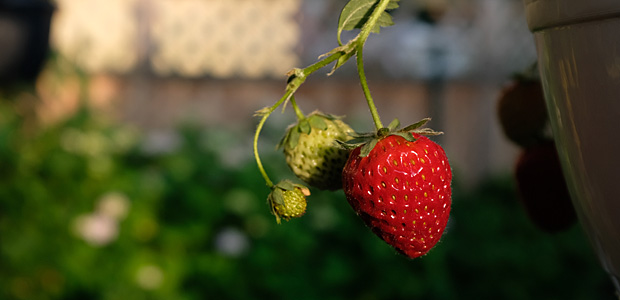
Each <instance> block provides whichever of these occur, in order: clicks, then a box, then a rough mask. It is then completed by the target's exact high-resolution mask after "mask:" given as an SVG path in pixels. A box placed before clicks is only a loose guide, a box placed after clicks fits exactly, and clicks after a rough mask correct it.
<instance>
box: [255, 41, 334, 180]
mask: <svg viewBox="0 0 620 300" xmlns="http://www.w3.org/2000/svg"><path fill="white" fill-rule="evenodd" d="M343 55H344V52H335V53H332V54H330V55H328V56H327V57H325V58H323V59H322V60H320V61H318V62H316V63H314V64H312V65H310V66H308V67H306V68H303V69H294V70H292V71H291V72H290V73H289V74H288V75H289V81H288V84H287V86H286V92H285V93H284V96H282V98H280V100H278V102H276V103H275V104H274V105H273V106H271V107H268V108H265V109H262V110H260V111H259V112H258V115H259V116H261V120H260V121H259V122H258V125H257V126H256V132H255V133H254V158H255V159H256V165H257V166H258V170H259V171H260V173H261V175H262V176H263V178H264V179H265V183H266V184H267V186H268V187H269V188H272V187H273V186H274V184H273V182H272V181H271V179H269V176H268V175H267V172H266V171H265V167H264V166H263V163H262V162H261V159H260V155H259V154H258V138H259V136H260V132H261V131H262V129H263V126H264V125H265V122H266V121H267V118H269V116H270V115H271V114H272V113H273V111H274V110H276V109H277V108H278V107H279V106H280V105H282V103H285V102H286V101H289V100H290V101H291V103H292V104H293V107H296V109H295V113H296V114H297V117H299V115H300V114H301V116H302V117H303V113H302V112H301V110H299V107H297V104H296V103H295V99H294V98H293V97H294V96H293V95H294V94H295V92H296V91H297V90H298V89H299V87H300V86H301V84H303V83H304V81H306V78H307V77H308V75H310V74H312V73H314V72H316V71H318V70H319V69H321V68H323V67H325V66H327V65H329V64H330V63H332V62H334V61H335V60H337V59H338V58H340V57H341V56H343Z"/></svg>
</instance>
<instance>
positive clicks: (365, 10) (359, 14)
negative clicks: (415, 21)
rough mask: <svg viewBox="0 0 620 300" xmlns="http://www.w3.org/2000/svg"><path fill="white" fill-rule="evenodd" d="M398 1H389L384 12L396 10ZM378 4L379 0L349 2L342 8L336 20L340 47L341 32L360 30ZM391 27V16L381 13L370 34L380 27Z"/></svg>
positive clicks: (354, 0) (392, 23)
mask: <svg viewBox="0 0 620 300" xmlns="http://www.w3.org/2000/svg"><path fill="white" fill-rule="evenodd" d="M398 1H399V0H391V1H390V3H389V4H388V6H387V9H386V10H391V9H396V8H398ZM378 3H379V0H351V1H349V2H348V3H347V4H346V5H345V6H344V8H343V9H342V12H341V13H340V18H339V19H338V33H337V37H338V43H339V44H340V45H342V41H341V39H340V36H341V34H342V31H343V30H353V29H359V28H362V26H364V24H366V22H367V21H368V18H370V15H371V14H372V13H373V11H374V10H375V7H376V6H377V4H378ZM391 25H394V22H393V21H392V16H390V14H389V13H387V12H382V13H381V16H380V17H379V20H377V23H376V24H375V25H374V27H373V28H372V29H371V32H374V33H378V32H379V30H380V28H381V27H386V26H391Z"/></svg>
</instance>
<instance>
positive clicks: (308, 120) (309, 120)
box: [276, 111, 341, 149]
mask: <svg viewBox="0 0 620 300" xmlns="http://www.w3.org/2000/svg"><path fill="white" fill-rule="evenodd" d="M325 119H327V120H332V121H333V120H338V119H341V117H339V116H335V115H330V114H324V113H321V112H319V111H314V112H312V113H310V114H308V115H307V116H306V117H305V118H303V119H301V120H298V121H297V123H296V124H293V125H291V126H289V128H288V129H287V130H286V133H285V134H284V136H283V137H282V139H280V142H279V143H278V145H277V146H276V149H280V148H282V147H284V146H285V145H286V146H288V147H290V148H291V149H294V148H295V147H296V146H297V143H298V142H299V137H300V135H301V134H302V133H305V134H310V133H311V132H312V129H313V128H316V129H318V130H326V129H327V123H326V122H325Z"/></svg>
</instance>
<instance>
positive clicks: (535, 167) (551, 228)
mask: <svg viewBox="0 0 620 300" xmlns="http://www.w3.org/2000/svg"><path fill="white" fill-rule="evenodd" d="M515 177H516V181H517V189H518V192H519V196H520V199H521V203H522V204H523V207H524V208H525V210H526V212H527V215H528V217H529V218H530V220H532V222H533V223H534V225H536V226H537V227H538V228H539V229H541V230H543V231H545V232H549V233H554V232H560V231H563V230H566V229H568V228H570V227H571V225H573V224H574V223H576V221H577V215H576V213H575V209H574V208H573V204H572V202H571V199H570V195H569V192H568V188H567V186H566V181H565V179H564V175H563V174H562V169H561V166H560V160H559V158H558V154H557V152H556V148H555V145H554V143H553V141H547V142H545V143H542V144H539V145H536V146H531V147H528V148H526V149H524V150H522V152H521V155H520V156H519V158H518V160H517V164H516V170H515Z"/></svg>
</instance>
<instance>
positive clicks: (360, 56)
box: [356, 43, 383, 130]
mask: <svg viewBox="0 0 620 300" xmlns="http://www.w3.org/2000/svg"><path fill="white" fill-rule="evenodd" d="M363 49H364V44H363V43H361V44H359V45H358V46H357V59H356V60H357V73H358V75H359V77H360V83H361V85H362V90H363V91H364V96H365V97H366V103H368V109H369V110H370V114H371V115H372V120H373V122H374V123H375V127H376V128H377V130H379V129H381V128H383V124H382V123H381V119H380V118H379V112H378V111H377V107H376V106H375V102H374V101H373V100H372V95H371V94H370V88H369V87H368V82H367V80H366V73H365V72H364V58H363Z"/></svg>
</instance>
